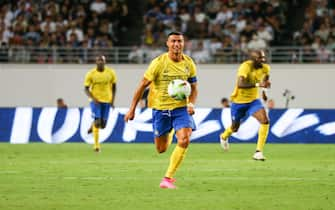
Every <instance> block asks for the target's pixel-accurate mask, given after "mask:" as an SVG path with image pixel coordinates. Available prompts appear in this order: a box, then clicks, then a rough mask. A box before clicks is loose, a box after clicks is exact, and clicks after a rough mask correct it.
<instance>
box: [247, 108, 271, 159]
mask: <svg viewBox="0 0 335 210" xmlns="http://www.w3.org/2000/svg"><path fill="white" fill-rule="evenodd" d="M259 104H260V105H259ZM251 109H254V110H255V111H254V112H253V113H252V116H253V117H255V118H256V119H257V120H258V121H259V123H260V127H259V130H258V139H257V146H256V152H255V154H254V156H253V158H254V159H255V160H263V161H264V160H265V157H264V155H263V149H264V145H265V142H266V139H267V136H268V133H269V128H270V123H269V118H268V115H267V113H266V111H265V109H264V107H263V106H262V105H261V103H260V102H259V103H258V102H256V103H255V104H254V105H253V107H252V108H251Z"/></svg>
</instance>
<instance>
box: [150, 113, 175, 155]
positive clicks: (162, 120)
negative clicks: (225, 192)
mask: <svg viewBox="0 0 335 210" xmlns="http://www.w3.org/2000/svg"><path fill="white" fill-rule="evenodd" d="M152 125H153V130H154V135H155V146H156V150H157V152H158V153H163V152H165V151H166V150H167V148H168V147H169V138H170V132H171V130H172V121H171V115H170V111H166V110H164V111H161V110H156V109H153V110H152Z"/></svg>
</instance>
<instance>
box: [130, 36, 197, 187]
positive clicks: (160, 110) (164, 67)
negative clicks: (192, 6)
mask: <svg viewBox="0 0 335 210" xmlns="http://www.w3.org/2000/svg"><path fill="white" fill-rule="evenodd" d="M166 45H167V47H168V52H167V53H163V54H162V55H160V56H158V57H157V58H155V59H153V60H152V62H151V64H150V65H149V67H148V69H147V70H146V71H145V73H144V77H143V78H142V80H141V82H140V84H139V86H138V88H137V89H136V91H135V94H134V97H133V99H132V102H131V106H130V108H129V111H128V112H127V114H126V115H125V117H124V120H125V121H126V122H128V121H129V120H133V119H134V117H135V108H136V106H137V103H138V102H139V100H140V98H141V96H142V94H143V91H144V90H145V88H146V87H147V86H149V85H150V92H151V94H154V97H152V99H153V100H152V101H150V107H151V108H152V116H153V122H152V123H153V130H154V137H155V145H156V149H157V152H159V153H163V152H165V151H166V150H167V148H168V146H169V144H170V141H169V139H171V137H172V136H171V134H172V129H174V130H175V132H176V137H177V145H176V147H175V149H174V151H173V152H172V154H171V157H170V163H169V166H168V168H167V171H166V173H165V176H164V178H163V179H162V181H161V182H160V185H159V186H160V187H161V188H170V189H174V188H176V186H175V185H174V182H175V179H174V178H173V176H174V175H175V173H176V171H177V169H178V167H179V166H180V164H181V162H182V161H183V159H184V157H185V154H186V151H187V147H188V145H189V143H190V136H191V134H192V130H194V129H195V124H194V121H193V117H192V116H191V115H193V114H194V106H193V104H194V103H195V101H196V98H197V94H198V90H197V77H196V66H195V64H194V62H193V60H192V59H191V58H190V57H189V56H187V55H185V54H183V49H184V36H183V35H182V34H181V33H179V32H171V33H170V34H169V35H168V38H167V41H166ZM175 79H183V80H187V81H188V82H189V83H190V84H191V90H192V91H191V95H190V96H189V97H188V98H187V99H185V100H175V99H173V98H172V97H170V96H169V95H168V91H167V90H168V84H169V83H170V81H172V80H175ZM169 133H170V135H169Z"/></svg>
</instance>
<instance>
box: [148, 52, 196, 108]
mask: <svg viewBox="0 0 335 210" xmlns="http://www.w3.org/2000/svg"><path fill="white" fill-rule="evenodd" d="M196 74H197V70H196V66H195V64H194V62H193V60H192V58H191V57H189V56H187V55H185V54H183V59H182V61H180V62H174V61H173V60H171V59H170V58H169V56H168V53H164V54H162V55H160V56H158V57H157V58H155V59H154V60H152V62H151V63H150V65H149V67H148V69H147V70H146V71H145V73H144V77H145V78H146V79H147V80H149V81H151V82H152V83H151V85H150V94H149V96H150V97H149V101H150V102H149V106H150V107H151V108H154V109H157V110H173V109H175V108H179V107H183V106H186V105H187V100H188V99H185V100H180V101H179V100H175V99H173V98H172V97H170V96H169V95H168V85H169V83H170V82H171V81H172V80H175V79H182V80H186V81H187V80H188V79H189V78H196Z"/></svg>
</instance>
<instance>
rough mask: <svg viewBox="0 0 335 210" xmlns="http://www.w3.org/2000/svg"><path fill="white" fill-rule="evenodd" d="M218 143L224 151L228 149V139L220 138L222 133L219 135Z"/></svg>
mask: <svg viewBox="0 0 335 210" xmlns="http://www.w3.org/2000/svg"><path fill="white" fill-rule="evenodd" d="M220 144H221V147H222V149H223V150H224V151H228V150H229V142H228V139H224V138H222V135H221V136H220Z"/></svg>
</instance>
